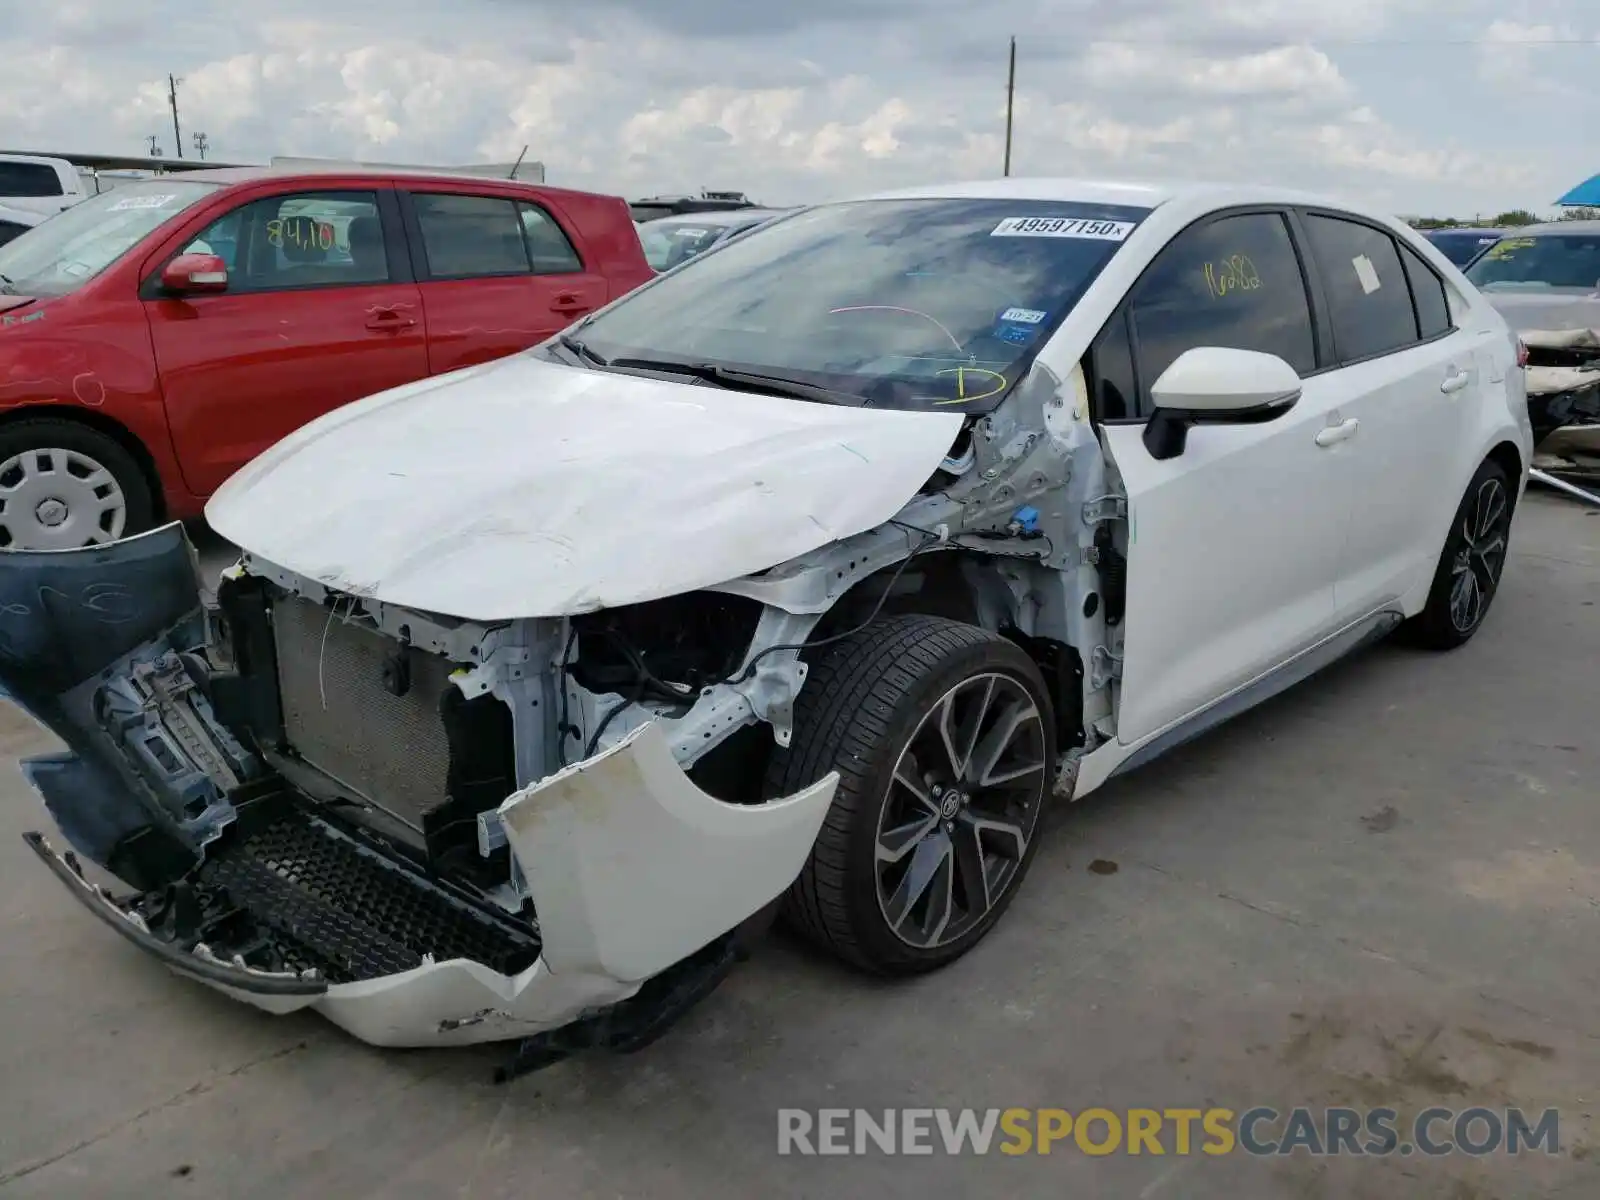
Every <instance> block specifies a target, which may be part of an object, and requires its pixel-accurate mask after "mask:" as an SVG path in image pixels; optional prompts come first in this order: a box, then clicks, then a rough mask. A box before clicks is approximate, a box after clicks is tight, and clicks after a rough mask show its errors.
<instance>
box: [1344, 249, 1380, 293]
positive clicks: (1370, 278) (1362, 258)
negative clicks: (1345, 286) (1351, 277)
mask: <svg viewBox="0 0 1600 1200" xmlns="http://www.w3.org/2000/svg"><path fill="white" fill-rule="evenodd" d="M1350 265H1351V266H1353V267H1354V268H1355V269H1356V278H1357V279H1359V280H1361V290H1362V291H1363V292H1365V293H1366V294H1367V295H1369V296H1370V295H1372V293H1373V292H1375V291H1377V290H1378V289H1379V288H1381V287H1382V286H1383V284H1382V283H1381V282H1380V281H1379V279H1378V268H1377V267H1375V266H1373V265H1372V260H1371V259H1370V258H1368V257H1367V256H1366V255H1365V254H1358V255H1356V256H1355V257H1354V258H1352V259H1351V260H1350Z"/></svg>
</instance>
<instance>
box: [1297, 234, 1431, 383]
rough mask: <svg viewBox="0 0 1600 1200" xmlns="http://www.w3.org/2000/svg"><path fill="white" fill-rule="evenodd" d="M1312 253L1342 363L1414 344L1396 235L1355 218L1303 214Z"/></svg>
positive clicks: (1412, 314) (1414, 319)
mask: <svg viewBox="0 0 1600 1200" xmlns="http://www.w3.org/2000/svg"><path fill="white" fill-rule="evenodd" d="M1306 235H1307V237H1308V238H1309V240H1310V242H1311V253H1312V254H1313V256H1315V258H1316V260H1317V269H1318V271H1320V272H1321V274H1322V285H1323V287H1324V288H1325V289H1326V291H1327V294H1328V315H1329V316H1330V318H1332V321H1333V340H1334V344H1335V346H1336V348H1337V349H1338V352H1339V359H1340V361H1341V362H1354V361H1356V360H1358V359H1363V358H1371V357H1372V356H1374V355H1377V354H1387V353H1388V352H1390V351H1392V350H1399V349H1402V348H1403V347H1406V346H1410V345H1414V344H1415V343H1416V341H1417V337H1418V334H1417V317H1416V313H1415V312H1414V311H1413V310H1412V307H1411V289H1410V287H1409V286H1408V285H1407V283H1406V276H1405V272H1404V271H1403V270H1402V269H1401V266H1400V253H1399V251H1398V250H1397V249H1396V248H1395V244H1394V238H1392V237H1390V236H1389V235H1388V234H1387V233H1384V232H1383V231H1382V230H1379V229H1374V228H1373V227H1372V226H1370V225H1362V224H1359V223H1358V222H1356V221H1344V220H1340V219H1338V218H1336V217H1323V216H1317V215H1311V216H1308V217H1307V218H1306Z"/></svg>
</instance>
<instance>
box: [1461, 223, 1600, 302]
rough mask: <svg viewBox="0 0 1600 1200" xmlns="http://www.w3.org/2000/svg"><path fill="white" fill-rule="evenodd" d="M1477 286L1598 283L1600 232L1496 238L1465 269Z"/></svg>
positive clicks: (1589, 285) (1590, 286) (1592, 285)
mask: <svg viewBox="0 0 1600 1200" xmlns="http://www.w3.org/2000/svg"><path fill="white" fill-rule="evenodd" d="M1467 278H1468V279H1470V280H1471V281H1472V282H1473V283H1474V284H1476V285H1477V286H1478V287H1480V288H1496V287H1499V288H1582V289H1583V290H1584V291H1586V292H1592V291H1594V290H1595V289H1596V287H1597V286H1600V234H1588V233H1585V234H1573V233H1567V234H1557V233H1550V234H1542V235H1537V236H1532V237H1519V236H1515V235H1514V236H1511V237H1504V238H1501V239H1500V240H1499V241H1497V242H1496V243H1495V244H1494V245H1493V246H1490V247H1489V249H1488V250H1486V251H1484V253H1483V255H1482V256H1481V257H1480V258H1479V259H1478V260H1477V261H1476V262H1474V263H1473V264H1472V266H1471V267H1470V268H1469V269H1468V270H1467Z"/></svg>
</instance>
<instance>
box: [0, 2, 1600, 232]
mask: <svg viewBox="0 0 1600 1200" xmlns="http://www.w3.org/2000/svg"><path fill="white" fill-rule="evenodd" d="M1581 2H1582V0H1551V3H1552V4H1556V5H1560V4H1567V5H1569V6H1574V7H1573V11H1572V12H1563V13H1547V14H1546V15H1543V16H1539V17H1538V18H1537V19H1536V20H1532V21H1530V22H1529V23H1527V24H1514V23H1512V22H1511V21H1509V20H1508V19H1506V18H1505V17H1503V16H1499V15H1497V14H1495V13H1494V5H1493V3H1492V0H1455V2H1454V3H1447V2H1446V0H1220V3H1219V4H1216V5H1212V6H1209V7H1199V6H1194V5H1188V4H1178V3H1177V0H1117V2H1115V3H1113V2H1112V0H995V3H994V4H991V5H990V6H987V7H986V8H985V9H983V10H982V11H981V12H980V11H978V10H974V9H972V8H971V6H970V5H968V4H966V3H964V2H961V0H860V2H857V0H851V3H849V4H846V3H845V2H844V0H810V3H808V4H807V5H806V6H804V7H803V8H802V7H797V6H779V7H774V8H761V7H751V6H749V5H747V4H745V3H744V0H737V3H736V2H735V0H676V3H675V4H674V5H673V6H672V8H670V9H668V8H663V7H661V6H659V5H654V4H652V5H644V4H642V3H641V0H591V2H590V3H588V4H585V5H582V6H572V5H557V4H556V3H555V0H453V3H452V4H450V5H449V6H439V5H437V4H434V3H431V2H430V0H342V3H341V4H340V6H339V9H338V13H337V15H332V13H331V11H330V8H329V7H328V6H319V5H317V4H314V3H313V2H312V0H277V3H276V4H275V5H274V7H273V9H272V10H271V15H270V16H267V17H264V18H259V19H258V18H252V17H251V16H249V15H247V14H246V13H245V12H244V11H241V10H239V9H237V8H236V7H234V6H231V5H224V4H222V3H221V0H210V2H209V3H201V2H200V0H192V3H193V7H190V6H189V4H188V3H186V4H184V5H182V6H180V5H179V4H178V0H147V4H146V5H145V6H144V7H143V8H141V10H140V19H139V20H138V21H137V22H133V21H131V20H130V18H128V17H127V15H126V14H127V12H128V10H127V9H126V7H125V6H124V5H122V4H121V3H118V2H117V0H58V3H57V4H55V5H53V6H40V7H38V8H33V9H22V10H20V11H19V13H18V14H17V19H15V20H9V21H8V24H7V25H6V26H5V27H3V28H0V61H3V62H4V63H5V64H6V68H7V69H6V70H5V71H4V72H0V112H4V113H5V114H6V137H7V138H8V140H10V141H12V143H13V144H14V145H18V146H23V145H25V146H28V147H29V148H32V147H34V146H45V147H50V146H56V147H62V148H69V149H77V150H102V151H114V150H122V151H126V152H140V151H142V149H143V144H144V140H145V138H146V137H148V136H149V135H151V134H154V135H157V136H158V138H159V139H160V140H161V142H162V143H163V144H164V145H165V146H166V147H167V150H166V152H167V153H169V154H170V153H172V150H171V148H170V140H171V118H170V114H169V112H168V110H167V106H166V75H167V72H168V71H169V70H170V71H173V72H175V73H176V74H177V75H179V76H180V77H181V78H182V84H181V86H180V88H179V101H180V106H181V110H182V117H183V124H184V130H185V136H187V135H188V134H189V132H191V131H195V130H204V131H205V132H206V133H207V135H208V137H209V140H210V145H211V147H212V150H211V153H212V156H213V157H216V158H221V159H229V160H243V161H260V160H264V159H265V158H266V157H267V156H269V155H271V154H274V153H288V154H306V155H337V156H348V157H370V158H376V159H382V160H387V161H394V160H411V161H418V162H435V163H446V162H461V161H471V160H482V159H490V160H495V161H506V160H509V159H511V158H515V157H516V156H517V154H518V153H520V152H521V150H522V148H523V147H524V146H527V147H528V153H529V155H530V157H533V158H536V159H540V160H543V161H544V162H545V163H546V165H547V170H548V172H549V176H550V179H551V181H552V182H558V183H563V184H567V185H571V186H578V187H594V188H600V189H604V190H608V191H618V192H623V193H625V194H630V195H631V194H639V193H643V192H654V191H665V190H682V189H690V188H698V187H701V186H718V187H736V188H744V189H746V190H748V191H750V192H751V193H752V194H754V195H757V196H758V197H759V198H761V199H764V200H769V201H771V202H786V201H795V202H801V201H807V200H814V199H820V198H825V197H828V196H833V195H840V194H849V193H855V192H860V191H865V190H870V189H873V188H877V187H893V186H902V185H907V184H914V183H917V182H919V181H927V180H930V179H939V178H948V177H951V176H956V177H972V176H992V175H995V174H998V172H999V169H1000V165H1001V158H1002V153H1003V150H1002V140H1003V128H1004V118H1003V95H1004V56H1005V38H1006V34H1007V31H1009V30H1010V29H1018V30H1022V31H1026V36H1024V37H1022V38H1021V39H1020V40H1021V47H1020V58H1021V63H1020V74H1021V79H1020V85H1019V86H1020V91H1019V94H1018V106H1017V122H1016V144H1015V163H1016V169H1017V170H1019V171H1023V172H1029V173H1041V174H1079V175H1081V174H1091V175H1092V174H1106V175H1118V174H1121V175H1145V176H1149V175H1162V176H1168V177H1172V176H1180V177H1181V176H1184V175H1191V176H1204V177H1207V178H1240V177H1245V178H1255V179H1262V180H1270V181H1273V182H1280V183H1285V184H1290V185H1294V186H1300V187H1306V188H1311V189H1319V190H1327V189H1335V190H1339V191H1343V192H1347V193H1348V192H1354V193H1356V194H1358V195H1361V196H1364V197H1366V198H1369V199H1372V200H1374V201H1375V202H1377V203H1382V204H1388V205H1390V206H1392V207H1400V208H1405V209H1431V210H1435V211H1445V210H1448V209H1450V208H1451V207H1453V206H1457V207H1465V208H1471V209H1488V208H1494V207H1512V206H1522V205H1527V206H1532V207H1540V206H1541V201H1542V200H1543V199H1545V194H1546V193H1549V194H1550V195H1554V194H1555V193H1556V192H1557V191H1559V190H1563V189H1564V188H1565V187H1566V186H1568V185H1569V183H1570V181H1569V180H1568V179H1567V176H1568V175H1570V174H1572V173H1573V172H1572V168H1571V167H1570V165H1569V160H1568V158H1567V153H1566V148H1567V145H1570V139H1569V141H1568V143H1567V144H1566V145H1564V146H1563V147H1562V149H1561V150H1560V151H1559V152H1558V151H1557V150H1556V149H1554V148H1549V149H1543V148H1539V147H1538V146H1537V145H1536V144H1534V143H1532V142H1530V141H1529V139H1527V138H1526V137H1521V136H1518V131H1519V130H1525V129H1526V128H1528V126H1529V122H1530V121H1533V120H1536V119H1538V118H1539V117H1540V115H1541V114H1540V113H1539V108H1540V105H1541V104H1546V105H1547V104H1548V95H1545V96H1544V97H1543V98H1542V99H1541V97H1540V96H1538V95H1537V94H1535V90H1534V89H1533V88H1531V87H1529V88H1525V89H1520V90H1519V85H1518V83H1517V81H1518V80H1525V79H1526V77H1527V67H1526V66H1525V65H1524V66H1515V65H1513V64H1515V63H1518V62H1521V63H1524V64H1525V63H1526V62H1527V61H1529V60H1527V59H1518V58H1517V56H1518V55H1539V54H1542V53H1543V52H1542V51H1541V50H1539V49H1538V48H1536V47H1535V46H1534V45H1532V44H1530V43H1534V42H1541V41H1545V40H1548V39H1551V38H1560V37H1565V36H1571V34H1570V30H1571V29H1572V28H1573V27H1574V22H1576V21H1581V20H1582V19H1583V15H1582V8H1581ZM1491 18H1492V19H1491ZM1474 30H1476V36H1477V37H1478V39H1479V40H1480V41H1481V43H1482V44H1481V46H1479V47H1478V48H1477V49H1476V50H1474V49H1472V48H1465V47H1462V46H1460V45H1455V46H1453V47H1452V46H1449V45H1446V43H1448V42H1450V41H1452V40H1454V41H1456V42H1459V41H1460V40H1461V39H1462V38H1463V37H1470V36H1472V35H1473V32H1474ZM691 31H692V32H691ZM1430 47H1431V48H1430ZM1475 54H1476V55H1477V59H1476V64H1474V58H1473V56H1474V55H1475ZM1463 60H1464V61H1465V62H1466V63H1467V65H1468V72H1469V74H1470V72H1471V70H1472V69H1473V66H1474V65H1476V66H1477V68H1478V69H1480V70H1482V71H1484V72H1485V73H1486V76H1489V77H1493V78H1495V79H1497V80H1498V81H1500V83H1501V85H1502V86H1501V90H1500V91H1499V92H1498V93H1497V94H1496V95H1495V96H1494V97H1493V99H1492V102H1490V101H1489V100H1487V99H1485V100H1481V101H1480V100H1478V99H1476V98H1475V97H1474V96H1473V95H1472V94H1471V90H1470V89H1468V88H1464V87H1463V86H1462V85H1463V79H1462V76H1461V64H1462V62H1463ZM1538 61H1539V62H1540V63H1541V65H1544V64H1545V61H1546V60H1544V59H1542V58H1541V59H1539V60H1538ZM1551 61H1554V60H1551ZM1561 61H1564V62H1567V63H1572V62H1574V61H1575V60H1574V59H1573V58H1572V56H1570V55H1569V56H1567V57H1566V58H1565V59H1562V60H1561ZM1544 74H1545V75H1549V74H1551V72H1549V71H1545V72H1544ZM1587 78H1588V76H1587V74H1580V75H1578V76H1575V77H1574V79H1573V83H1572V84H1571V86H1572V87H1574V88H1579V89H1584V88H1587ZM1585 106H1587V107H1585ZM1596 109H1597V102H1596V101H1595V99H1594V98H1593V97H1592V96H1589V97H1587V98H1580V99H1578V100H1569V101H1568V107H1567V109H1564V110H1563V111H1565V112H1569V114H1570V116H1571V118H1572V119H1573V120H1574V121H1578V120H1580V119H1593V118H1597V117H1600V111H1596ZM1585 127H1592V125H1587V126H1585ZM185 151H186V153H190V154H192V153H193V152H192V150H190V149H189V148H188V147H187V146H186V147H185Z"/></svg>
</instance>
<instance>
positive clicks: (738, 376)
mask: <svg viewBox="0 0 1600 1200" xmlns="http://www.w3.org/2000/svg"><path fill="white" fill-rule="evenodd" d="M610 365H611V366H613V367H632V368H634V369H635V370H640V371H663V372H666V373H668V374H672V375H687V376H689V377H690V378H692V379H701V380H704V381H705V382H706V383H714V384H716V385H717V386H719V387H725V388H733V389H740V388H743V389H745V390H747V391H752V392H762V393H765V394H766V395H769V396H787V397H788V398H789V399H791V400H812V401H816V402H817V403H820V404H850V405H861V404H864V403H866V401H865V400H864V399H863V398H862V397H860V396H857V395H854V394H853V393H851V392H836V391H834V390H833V389H832V388H825V387H819V386H817V385H816V384H814V383H806V382H805V381H804V380H800V379H789V378H787V377H785V376H782V375H764V374H761V373H759V372H756V371H741V370H738V369H737V368H735V367H724V366H719V365H718V364H717V363H681V362H670V361H668V360H667V359H659V358H613V359H612V360H611V363H610Z"/></svg>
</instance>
